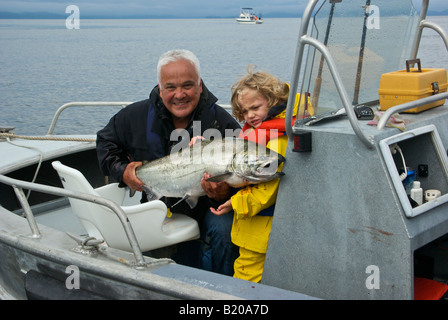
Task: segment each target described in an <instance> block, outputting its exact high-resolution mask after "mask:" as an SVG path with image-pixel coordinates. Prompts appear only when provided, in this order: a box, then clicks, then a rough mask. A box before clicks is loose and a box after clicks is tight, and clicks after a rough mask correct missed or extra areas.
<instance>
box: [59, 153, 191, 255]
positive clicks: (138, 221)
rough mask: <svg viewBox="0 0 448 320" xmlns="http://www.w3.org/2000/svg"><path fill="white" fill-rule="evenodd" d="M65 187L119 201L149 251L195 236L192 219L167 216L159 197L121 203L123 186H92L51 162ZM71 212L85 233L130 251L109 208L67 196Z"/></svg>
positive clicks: (141, 243)
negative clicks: (123, 204) (134, 203)
mask: <svg viewBox="0 0 448 320" xmlns="http://www.w3.org/2000/svg"><path fill="white" fill-rule="evenodd" d="M52 165H53V168H54V169H55V170H56V171H57V172H58V174H59V177H60V179H61V181H62V184H63V186H64V188H65V189H67V190H71V191H75V192H82V193H87V194H92V195H96V196H101V197H103V198H106V199H109V200H112V201H114V202H115V203H117V204H119V205H120V206H121V208H122V209H123V211H124V212H125V213H126V215H127V216H128V219H129V221H130V223H131V225H132V228H133V229H134V233H135V236H136V238H137V241H138V243H139V246H140V249H141V250H142V251H143V252H145V251H150V250H154V249H158V248H162V247H167V246H170V245H173V244H176V243H180V242H184V241H188V240H193V239H197V238H199V226H198V223H197V222H196V220H194V219H192V218H190V217H188V216H187V215H184V214H173V215H172V216H171V217H170V218H168V217H167V207H166V205H165V204H164V203H163V202H162V201H160V200H154V201H150V202H146V203H143V204H137V205H131V206H122V203H123V200H124V198H125V193H126V189H125V188H119V187H118V183H111V184H108V185H105V186H103V187H100V188H96V189H94V188H93V187H92V186H91V184H90V183H89V182H88V181H87V179H86V178H85V177H84V175H83V174H82V173H81V172H79V171H78V170H76V169H73V168H70V167H68V166H65V165H63V164H62V163H61V162H60V161H54V162H52ZM69 200H70V205H71V207H72V210H73V212H74V213H75V214H76V216H77V217H78V218H79V220H80V221H81V223H82V225H83V226H84V228H85V229H86V231H87V232H88V234H89V236H91V237H95V238H97V239H103V240H104V241H105V242H106V244H107V245H108V246H109V247H112V248H117V249H121V250H125V251H132V249H131V246H130V244H129V241H128V238H127V236H126V233H125V231H124V228H123V225H122V224H121V222H120V219H119V218H118V216H117V215H116V214H115V213H114V212H112V211H111V210H110V209H109V208H106V207H104V206H102V205H99V204H95V203H92V202H89V201H84V200H78V199H74V198H69Z"/></svg>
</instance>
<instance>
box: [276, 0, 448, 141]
mask: <svg viewBox="0 0 448 320" xmlns="http://www.w3.org/2000/svg"><path fill="white" fill-rule="evenodd" d="M318 2H319V0H310V1H309V2H308V5H307V7H306V8H305V11H304V13H303V17H302V24H301V26H300V31H299V39H298V43H297V49H296V57H295V60H294V67H293V74H292V77H291V78H292V79H291V88H295V89H296V88H297V86H298V83H299V77H300V68H301V64H302V59H303V57H304V54H303V53H304V48H305V45H310V46H313V47H315V48H316V49H317V50H319V51H320V53H321V54H322V56H323V57H324V59H325V61H326V63H327V65H328V68H329V70H330V72H331V75H332V77H333V81H334V83H335V85H336V88H337V91H338V94H339V97H340V99H341V101H342V104H343V106H344V109H345V111H346V113H347V116H348V118H349V121H350V124H351V126H352V128H353V130H354V132H355V133H356V135H357V136H358V137H359V138H360V139H361V141H362V142H363V143H364V144H365V145H366V146H367V147H368V148H372V147H373V144H374V141H373V138H372V137H367V136H366V135H365V134H364V133H363V132H362V130H361V128H360V127H359V122H358V120H357V118H356V115H355V113H354V111H353V107H352V105H351V103H350V101H349V99H348V94H347V91H346V90H345V88H344V86H343V83H342V80H341V77H340V75H339V72H338V70H337V68H336V65H335V62H334V60H333V58H332V56H331V53H330V52H329V50H328V49H327V47H326V46H325V45H324V44H323V43H322V42H320V41H318V40H317V39H314V38H311V37H308V36H307V32H308V27H309V23H310V20H311V15H312V13H313V10H314V8H315V6H316V5H317V3H318ZM428 6H429V0H422V10H421V14H420V23H419V26H418V28H419V29H418V30H417V34H416V38H415V41H414V44H413V53H412V56H413V57H414V58H415V57H416V56H417V52H418V47H419V45H420V39H421V35H422V30H423V28H425V27H426V28H431V29H433V30H435V31H436V32H437V33H438V34H439V35H440V36H441V38H442V40H443V41H444V43H445V46H446V48H447V50H448V37H447V35H446V34H445V33H444V31H443V30H442V28H440V27H439V26H438V25H437V24H435V23H432V22H429V21H426V20H425V18H426V14H427V11H428ZM295 95H296V92H295V90H290V92H289V97H288V104H287V109H286V116H285V125H286V133H287V135H288V137H289V139H293V126H291V123H292V114H293V109H294V99H295ZM445 97H446V94H444V93H442V94H437V95H433V96H431V97H428V98H424V99H420V100H418V101H413V102H410V103H406V104H402V105H399V106H395V107H393V108H390V109H388V110H387V111H386V112H385V113H384V115H383V116H382V117H381V119H380V121H379V123H378V129H379V130H381V129H383V128H384V126H385V124H386V123H387V121H388V119H389V118H390V116H391V115H392V114H394V113H395V112H399V111H404V110H408V109H412V108H414V107H417V106H421V105H424V104H427V103H430V102H434V101H438V100H441V99H444V98H445Z"/></svg>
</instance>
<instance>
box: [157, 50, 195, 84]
mask: <svg viewBox="0 0 448 320" xmlns="http://www.w3.org/2000/svg"><path fill="white" fill-rule="evenodd" d="M178 60H187V61H189V62H190V63H191V64H192V65H193V67H194V68H195V69H196V73H197V74H198V79H199V80H198V81H199V83H200V82H201V66H200V64H199V59H198V58H197V57H196V55H195V54H194V53H193V52H191V51H189V50H185V49H175V50H171V51H168V52H165V53H164V54H162V55H161V56H160V58H159V62H158V63H157V82H158V83H159V84H160V80H161V79H160V71H161V69H162V67H163V66H165V65H167V64H168V63H170V62H175V61H178Z"/></svg>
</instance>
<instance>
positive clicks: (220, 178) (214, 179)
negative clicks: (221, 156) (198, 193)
mask: <svg viewBox="0 0 448 320" xmlns="http://www.w3.org/2000/svg"><path fill="white" fill-rule="evenodd" d="M232 175H233V173H232V172H226V173H223V174H219V175H217V176H213V177H210V178H208V179H207V181H210V182H222V181H225V180H226V179H227V178H229V177H230V176H232Z"/></svg>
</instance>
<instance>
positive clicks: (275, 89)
mask: <svg viewBox="0 0 448 320" xmlns="http://www.w3.org/2000/svg"><path fill="white" fill-rule="evenodd" d="M231 90H232V100H231V104H232V112H233V115H234V116H235V118H236V119H237V120H239V121H243V120H244V122H245V124H244V126H243V130H242V131H241V134H240V138H244V139H249V140H252V141H255V142H257V143H259V144H263V145H265V146H267V147H268V148H270V149H271V150H273V151H276V152H277V153H280V154H281V155H283V156H284V155H285V153H286V145H287V141H288V138H287V136H286V133H285V113H286V103H287V100H288V94H289V85H288V84H286V83H285V82H282V81H280V80H279V79H277V78H276V77H274V76H272V75H270V74H268V73H266V72H254V71H253V69H251V68H248V74H247V75H246V76H245V77H243V78H242V79H241V80H239V81H238V82H237V83H235V84H234V85H233V86H232V89H231ZM281 168H282V167H281V166H280V167H279V168H278V170H281ZM279 180H280V179H276V180H273V181H269V182H266V183H261V184H256V185H248V186H246V187H244V188H242V189H240V190H239V191H238V192H237V193H236V194H235V195H233V196H232V197H231V199H230V200H228V201H227V202H225V203H224V204H222V205H221V206H219V207H218V208H217V209H213V208H211V210H212V212H213V213H214V214H216V215H223V214H226V213H228V212H230V211H231V210H233V211H234V218H233V226H232V232H231V237H232V242H233V243H234V244H236V245H237V246H238V247H239V250H240V252H239V257H238V258H237V259H236V260H235V264H234V269H235V274H234V277H235V278H240V279H245V280H249V281H253V282H260V281H261V278H262V274H263V267H264V261H265V256H266V250H267V246H268V240H269V234H270V232H271V225H272V219H273V213H274V206H275V201H276V198H277V191H278V186H279Z"/></svg>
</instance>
